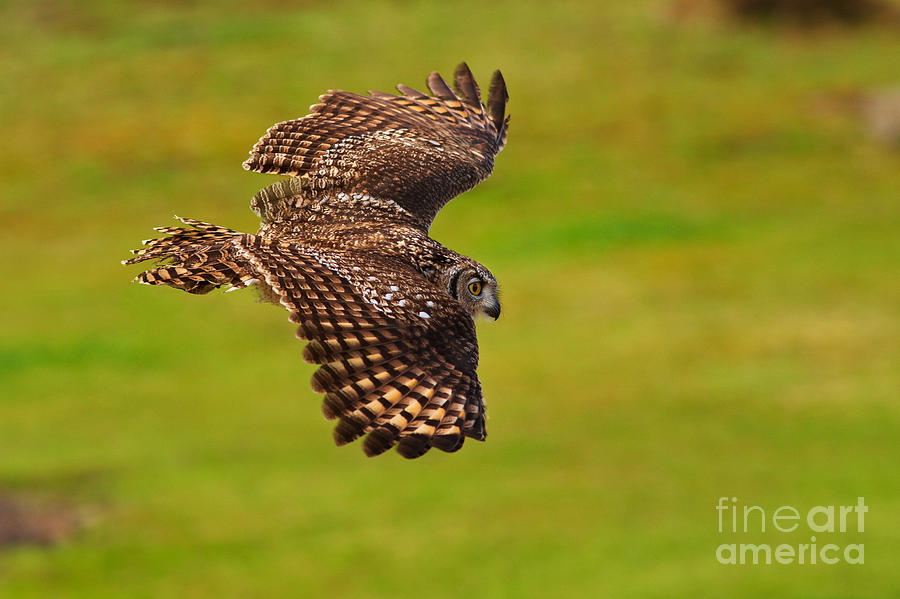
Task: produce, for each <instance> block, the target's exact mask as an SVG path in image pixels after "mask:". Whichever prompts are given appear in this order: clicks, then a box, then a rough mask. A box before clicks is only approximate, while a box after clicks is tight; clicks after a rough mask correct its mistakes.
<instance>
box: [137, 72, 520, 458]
mask: <svg viewBox="0 0 900 599" xmlns="http://www.w3.org/2000/svg"><path fill="white" fill-rule="evenodd" d="M427 84H428V89H429V90H430V91H431V94H432V95H430V96H429V95H426V94H424V93H422V92H418V91H416V90H414V89H412V88H409V87H406V86H404V85H399V86H397V89H398V90H399V91H400V95H390V94H384V93H379V92H370V93H369V95H359V94H354V93H350V92H346V91H330V92H329V93H327V94H325V95H323V96H320V97H319V100H320V102H321V103H319V104H316V105H314V106H312V107H311V111H312V112H311V114H308V115H307V116H305V117H302V118H299V119H294V120H290V121H285V122H282V123H278V124H276V125H274V126H273V127H271V128H270V129H269V130H268V132H267V133H266V134H265V135H264V136H263V137H262V138H261V139H260V140H259V142H257V144H256V145H255V146H254V147H253V149H252V150H251V152H250V158H249V159H248V160H247V161H246V162H245V163H244V168H246V169H247V170H253V171H258V172H263V173H275V174H281V175H288V176H290V178H289V179H285V180H282V181H279V182H277V183H274V184H272V185H270V186H268V187H266V188H265V189H262V190H261V191H260V192H259V193H257V194H256V195H255V196H254V197H253V199H252V200H251V208H252V209H253V211H254V212H256V214H257V215H259V217H260V218H261V220H262V224H261V226H260V229H259V231H258V232H257V233H256V234H255V235H251V234H246V233H241V232H239V231H234V230H231V229H226V228H224V227H218V226H216V225H211V224H209V223H205V222H201V221H196V220H192V219H180V220H181V221H182V223H184V224H185V225H187V226H186V227H160V228H158V229H157V230H158V231H160V232H162V233H164V234H166V235H167V236H166V237H162V238H159V239H152V240H148V241H145V242H144V247H143V248H141V249H139V250H134V254H135V256H134V257H133V258H131V259H130V260H126V261H125V263H126V264H132V263H136V262H142V261H144V260H151V259H156V260H158V264H157V266H156V267H155V268H151V269H150V270H147V271H145V272H143V273H141V274H140V275H138V277H137V279H136V280H137V281H138V282H141V283H146V284H149V285H168V286H170V287H175V288H177V289H182V290H184V291H187V292H189V293H207V292H209V291H211V290H212V289H216V288H219V287H222V286H225V287H227V289H228V290H229V291H231V290H233V289H241V288H245V287H251V286H253V287H256V288H258V289H259V291H260V294H261V296H262V297H263V298H264V299H266V300H268V301H271V302H273V303H276V304H280V305H281V306H283V307H284V308H286V309H287V310H288V311H289V312H290V320H291V322H293V323H294V324H296V325H297V327H298V328H297V337H299V338H300V339H302V340H305V341H307V342H308V343H307V345H306V347H305V348H304V351H303V357H304V359H305V360H306V361H308V362H311V363H313V364H318V365H319V368H318V370H317V371H316V372H315V374H314V376H313V379H312V387H313V390H314V391H316V392H318V393H323V394H324V396H325V397H324V401H323V406H322V409H323V412H324V414H325V416H326V418H329V419H337V420H338V422H337V425H336V427H335V430H334V439H335V441H336V442H337V443H338V444H339V445H342V444H345V443H349V442H351V441H353V440H355V439H358V438H359V437H361V436H364V435H365V436H366V437H365V441H364V442H363V449H364V451H365V452H366V454H367V455H370V456H371V455H377V454H380V453H383V452H384V451H386V450H388V449H390V448H391V447H394V446H396V447H397V451H398V452H399V453H400V454H401V455H403V456H405V457H408V458H414V457H418V456H420V455H422V454H424V453H425V452H426V451H428V450H429V449H430V448H431V447H437V448H438V449H441V450H444V451H456V450H458V449H459V448H460V447H461V446H462V444H463V440H464V439H465V437H471V438H474V439H477V440H484V438H485V435H486V431H485V422H484V420H485V413H484V401H483V398H482V394H481V383H480V382H479V380H478V376H477V374H476V368H477V366H478V344H477V340H476V336H475V324H474V318H475V317H476V316H477V315H478V314H486V315H488V316H490V317H492V318H495V319H496V318H497V317H498V316H499V315H500V304H499V301H498V297H497V294H498V291H497V281H496V279H495V278H494V276H493V275H492V274H491V273H490V272H489V271H488V270H487V269H486V268H485V267H484V266H482V265H481V264H479V263H477V262H475V261H474V260H472V259H471V258H468V257H465V256H462V255H460V254H457V253H456V252H454V251H452V250H449V249H447V248H445V247H444V246H442V245H441V244H439V243H437V242H436V241H434V240H433V239H431V238H430V237H429V236H428V230H429V228H430V226H431V222H432V220H433V219H434V217H435V216H436V215H437V213H438V211H439V210H440V209H441V208H442V207H443V206H444V205H445V204H446V203H447V202H448V201H450V199H452V198H453V197H455V196H456V195H458V194H460V193H462V192H464V191H466V190H468V189H471V188H472V187H474V186H475V185H476V184H477V183H479V182H480V181H482V180H483V179H484V178H486V177H487V176H488V175H489V174H490V172H491V170H492V169H493V164H494V157H495V156H496V155H497V153H498V152H499V151H500V150H501V149H502V148H503V145H504V144H505V142H506V130H507V126H508V122H509V117H507V116H506V114H505V112H506V102H507V99H508V97H507V93H506V85H505V83H504V81H503V77H502V76H501V75H500V72H499V71H497V72H495V73H494V76H493V79H492V81H491V86H490V90H489V93H488V101H487V106H485V105H484V104H482V101H481V94H480V91H479V89H478V85H477V84H476V83H475V79H474V78H473V77H472V74H471V72H470V71H469V68H468V67H467V66H466V65H465V63H463V64H460V65H459V67H457V69H456V73H455V77H454V87H455V89H456V91H455V92H454V91H453V90H451V89H450V87H449V86H448V85H447V84H446V82H445V81H444V80H443V79H442V78H441V77H440V75H438V74H437V73H432V74H431V75H430V76H429V77H428V79H427Z"/></svg>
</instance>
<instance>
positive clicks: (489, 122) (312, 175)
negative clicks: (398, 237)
mask: <svg viewBox="0 0 900 599" xmlns="http://www.w3.org/2000/svg"><path fill="white" fill-rule="evenodd" d="M427 83H428V89H429V90H430V91H431V93H432V94H433V95H431V96H429V95H426V94H424V93H422V92H419V91H416V90H414V89H412V88H410V87H407V86H405V85H398V86H397V89H398V90H399V91H400V95H392V94H385V93H381V92H370V95H368V96H366V95H360V94H354V93H351V92H346V91H341V90H338V91H329V92H328V93H327V94H325V95H322V96H319V100H320V102H321V103H320V104H315V105H313V106H311V107H310V110H311V111H312V112H311V114H308V115H306V116H305V117H302V118H299V119H294V120H290V121H284V122H283V123H278V124H276V125H274V126H272V127H271V128H270V129H269V130H268V131H267V132H266V134H265V135H264V136H263V137H262V138H261V139H260V140H259V142H257V143H256V145H255V146H253V149H252V150H251V151H250V158H249V159H248V160H247V161H246V162H244V168H245V169H247V170H252V171H257V172H262V173H276V174H281V175H292V176H295V177H299V178H300V179H301V181H300V182H298V183H300V184H299V185H298V186H297V187H298V190H299V189H300V188H301V187H302V195H303V196H304V197H306V198H321V200H320V201H322V202H341V201H342V200H341V194H349V195H353V194H362V195H369V196H372V197H374V198H379V199H383V200H391V201H393V202H395V203H396V204H398V205H399V206H400V207H401V208H402V209H403V210H404V211H405V213H408V214H410V215H412V217H413V220H414V223H415V224H417V225H420V226H422V227H424V228H425V229H427V228H428V227H429V226H430V224H431V222H432V220H433V219H434V217H435V215H437V213H438V211H439V210H440V209H441V208H442V207H443V206H444V205H445V204H446V203H447V202H448V201H450V200H451V199H452V198H453V197H455V196H457V195H459V194H460V193H462V192H464V191H467V190H469V189H471V188H472V187H474V186H475V185H476V184H478V183H479V182H480V181H482V180H484V179H485V178H486V177H487V176H488V175H490V173H491V170H492V169H493V166H494V157H495V156H496V155H497V153H498V152H500V150H501V149H502V148H503V146H504V144H505V142H506V131H507V126H508V123H509V117H507V116H505V112H506V102H507V100H508V95H507V92H506V83H505V82H504V80H503V76H502V75H501V74H500V71H496V72H494V75H493V78H492V80H491V86H490V90H489V93H488V102H487V107H485V106H484V104H482V102H481V92H480V90H479V88H478V84H477V83H476V82H475V79H474V77H473V76H472V72H471V71H470V70H469V67H468V66H467V65H466V64H465V63H461V64H460V65H459V66H458V67H457V69H456V73H455V77H454V87H455V88H456V91H455V92H454V91H453V90H451V89H450V87H449V86H448V85H447V83H446V82H445V81H444V80H443V79H442V78H441V76H440V75H439V74H438V73H432V74H431V75H429V77H428V79H427ZM345 197H346V196H345ZM284 206H285V204H279V205H278V206H273V207H272V209H271V210H270V211H269V210H266V209H265V208H266V207H265V206H262V208H263V210H262V211H259V210H258V212H259V213H260V216H263V217H264V218H270V219H271V218H273V217H274V216H275V215H276V214H278V215H279V217H280V216H283V212H284V210H283V209H284ZM255 208H257V207H255ZM288 211H289V210H288Z"/></svg>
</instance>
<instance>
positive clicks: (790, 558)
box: [716, 497, 869, 564]
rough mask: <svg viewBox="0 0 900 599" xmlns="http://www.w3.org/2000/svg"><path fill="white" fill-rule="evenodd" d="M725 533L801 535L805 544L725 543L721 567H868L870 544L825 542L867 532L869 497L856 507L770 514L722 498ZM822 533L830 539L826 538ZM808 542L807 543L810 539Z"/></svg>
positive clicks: (822, 507)
mask: <svg viewBox="0 0 900 599" xmlns="http://www.w3.org/2000/svg"><path fill="white" fill-rule="evenodd" d="M716 511H717V512H718V521H719V533H720V534H728V535H732V534H744V533H747V534H759V533H765V532H766V531H767V530H768V531H770V532H776V531H777V532H782V533H794V534H796V535H798V536H801V535H802V539H803V542H800V543H793V544H792V543H780V544H777V543H776V544H770V543H722V544H721V545H719V546H718V547H717V548H716V560H717V561H718V562H719V563H720V564H773V563H775V564H819V563H821V564H837V563H839V562H844V563H847V564H863V563H865V549H866V548H865V545H864V544H862V543H849V544H838V543H831V542H827V543H826V542H823V541H825V540H828V541H831V540H841V539H840V538H839V537H836V535H833V534H831V533H848V532H849V533H861V532H865V530H866V512H868V511H869V507H868V506H867V505H866V502H865V498H864V497H857V498H856V505H817V506H814V507H812V508H809V509H805V510H804V509H798V508H796V507H793V506H790V505H782V506H780V507H777V508H775V509H774V510H769V511H766V510H764V509H763V508H762V507H760V506H758V505H740V504H739V502H738V499H737V497H719V502H718V504H716ZM817 534H820V535H823V534H824V535H825V536H824V537H823V538H822V539H818V538H817V537H816V535H817ZM807 539H808V540H807Z"/></svg>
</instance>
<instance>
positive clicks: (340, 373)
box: [246, 238, 485, 458]
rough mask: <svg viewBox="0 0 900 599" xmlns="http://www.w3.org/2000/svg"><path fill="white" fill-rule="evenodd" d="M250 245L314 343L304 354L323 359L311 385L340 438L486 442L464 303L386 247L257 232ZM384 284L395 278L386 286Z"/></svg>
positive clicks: (368, 442)
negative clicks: (333, 246)
mask: <svg viewBox="0 0 900 599" xmlns="http://www.w3.org/2000/svg"><path fill="white" fill-rule="evenodd" d="M246 251H247V255H248V259H249V260H250V261H251V262H253V263H254V267H255V269H256V270H257V272H259V273H260V274H261V275H262V277H261V278H262V279H263V280H264V281H265V282H266V284H267V285H268V286H269V287H270V288H271V289H272V291H273V292H274V295H275V296H276V297H277V298H278V300H279V301H280V303H281V304H282V305H283V306H284V307H285V308H287V309H288V310H289V311H290V312H291V321H292V322H294V323H296V324H298V325H299V327H298V329H297V336H298V337H299V338H301V339H305V340H307V341H309V344H308V345H307V346H306V348H305V349H304V352H303V357H304V359H306V360H307V361H308V362H311V363H315V364H320V365H321V366H320V368H319V369H318V370H317V371H316V373H315V375H314V377H313V381H312V385H313V389H314V390H315V391H316V392H319V393H324V394H325V399H324V402H323V406H322V409H323V412H324V413H325V416H326V417H327V418H330V419H333V418H337V419H339V421H338V424H337V426H336V427H335V430H334V439H335V442H336V443H337V444H338V445H343V444H345V443H349V442H351V441H353V440H355V439H357V438H359V437H361V436H362V435H365V434H368V436H367V437H366V439H365V441H364V443H363V449H364V450H365V452H366V454H367V455H370V456H372V455H378V454H380V453H382V452H384V451H386V450H387V449H389V448H391V447H392V446H394V445H397V450H398V452H399V453H400V454H401V455H403V456H404V457H408V458H414V457H418V456H420V455H422V454H424V453H425V452H426V451H428V449H429V448H430V447H437V448H438V449H442V450H444V451H456V450H458V449H459V448H460V447H462V444H463V440H464V437H466V436H468V437H473V438H475V439H477V440H484V438H485V426H484V404H483V401H482V397H481V384H480V382H479V381H478V376H477V375H476V372H475V371H476V368H477V366H478V345H477V339H476V336H475V325H474V322H473V321H472V317H471V316H470V315H469V314H466V313H465V312H464V311H463V310H462V308H461V306H460V305H459V303H458V302H455V301H452V299H451V298H449V297H446V296H443V295H442V294H440V293H438V292H437V291H436V290H433V289H432V288H431V286H430V285H427V282H426V281H425V280H424V278H423V277H422V275H421V274H420V273H419V272H418V271H417V270H415V269H414V268H413V267H412V266H411V265H409V264H406V263H405V262H403V261H401V260H398V259H395V258H391V257H388V256H383V255H380V254H374V255H373V254H370V253H366V252H352V251H351V252H346V251H343V252H340V253H331V252H328V251H325V250H322V249H320V248H313V247H308V246H303V245H299V244H295V243H277V244H268V243H265V242H263V241H261V240H260V239H259V238H255V239H254V241H253V243H252V244H251V245H250V246H249V247H247V248H246ZM362 273H365V275H363V274H362ZM384 281H396V284H394V285H389V287H388V288H387V290H384V289H383V288H382V287H381V285H382V284H383V283H382V282H384ZM419 282H421V283H422V285H419V284H418V283H419ZM376 285H377V286H376Z"/></svg>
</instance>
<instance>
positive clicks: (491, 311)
mask: <svg viewBox="0 0 900 599" xmlns="http://www.w3.org/2000/svg"><path fill="white" fill-rule="evenodd" d="M484 313H485V314H487V315H488V316H490V317H491V318H493V319H494V320H497V319H498V318H500V302H494V303H492V304H490V305H488V306H487V307H486V308H485V309H484Z"/></svg>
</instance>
